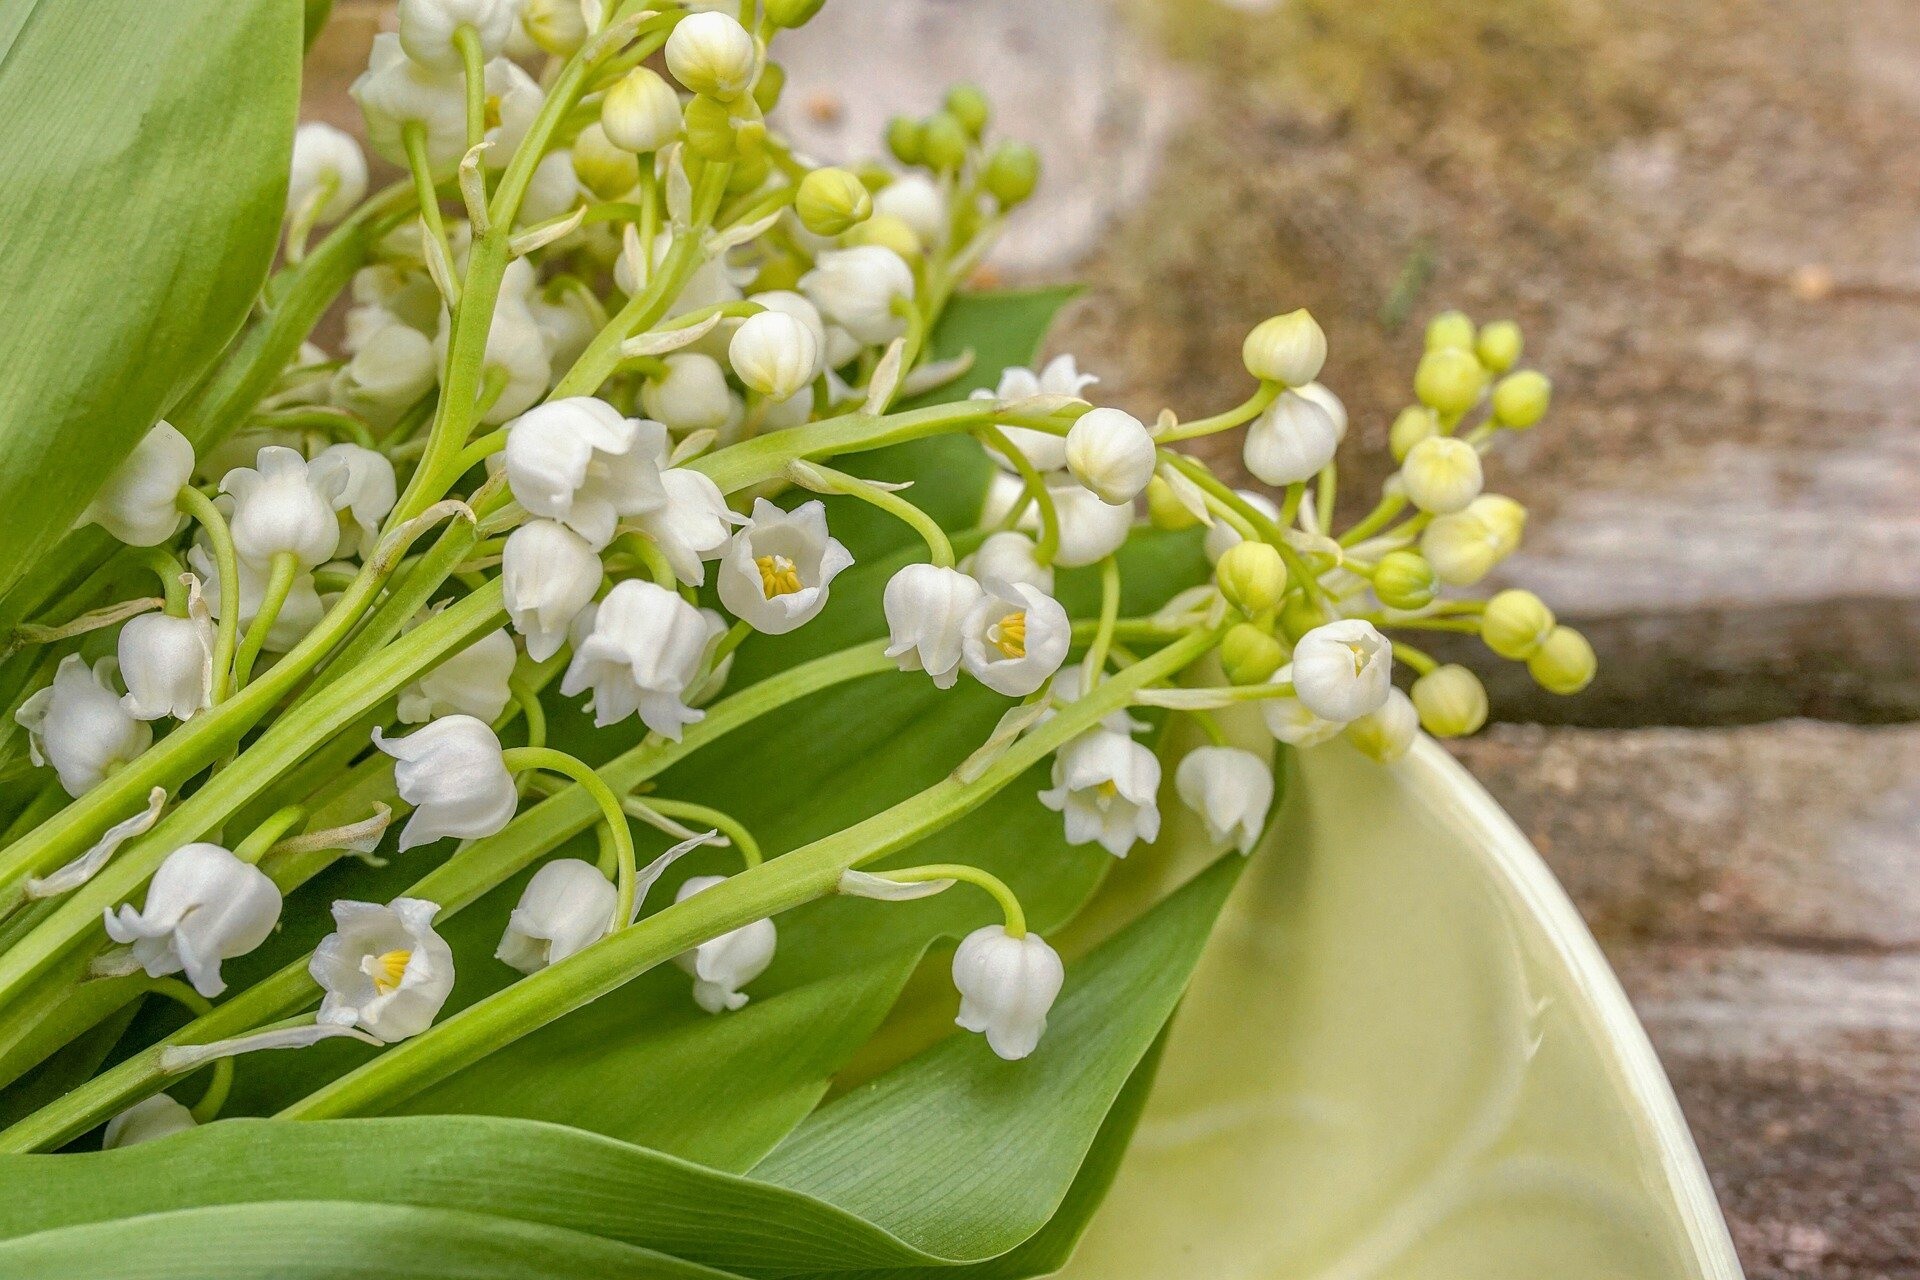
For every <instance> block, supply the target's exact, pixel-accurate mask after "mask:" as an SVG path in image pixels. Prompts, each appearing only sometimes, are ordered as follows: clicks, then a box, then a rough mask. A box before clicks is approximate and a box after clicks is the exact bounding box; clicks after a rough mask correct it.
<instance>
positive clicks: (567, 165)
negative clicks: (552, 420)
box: [514, 151, 593, 373]
mask: <svg viewBox="0 0 1920 1280" xmlns="http://www.w3.org/2000/svg"><path fill="white" fill-rule="evenodd" d="M579 203H580V179H579V177H578V176H576V175H575V174H574V172H573V153H572V152H570V151H549V152H548V153H547V154H546V155H544V156H541V157H540V163H539V164H537V165H535V166H533V176H532V177H531V178H529V179H528V180H527V194H526V195H525V196H524V197H522V198H521V201H520V212H519V213H518V214H517V215H515V217H514V225H516V226H521V227H531V226H535V225H536V224H538V223H542V222H550V221H552V220H553V219H555V218H558V217H560V216H562V215H563V214H567V213H571V212H573V207H574V206H575V205H576V204H579ZM536 302H537V300H536ZM529 310H530V311H532V313H533V318H534V323H535V324H537V325H538V326H539V328H540V336H541V337H542V338H545V339H546V340H547V363H548V365H549V366H550V367H552V368H554V371H555V372H556V373H557V372H559V371H560V370H561V369H565V368H567V367H568V366H569V365H571V364H572V363H573V362H572V361H571V360H568V361H567V362H565V363H562V362H561V361H560V360H558V359H557V358H556V357H555V356H554V354H553V334H552V332H551V330H550V329H549V328H548V326H547V323H546V320H545V318H544V317H543V316H542V315H541V314H540V311H541V308H540V306H538V305H535V304H533V303H530V304H529ZM587 336H588V338H589V339H591V338H592V336H593V335H592V334H588V335H587ZM583 345H584V344H583ZM576 354H577V353H576Z"/></svg>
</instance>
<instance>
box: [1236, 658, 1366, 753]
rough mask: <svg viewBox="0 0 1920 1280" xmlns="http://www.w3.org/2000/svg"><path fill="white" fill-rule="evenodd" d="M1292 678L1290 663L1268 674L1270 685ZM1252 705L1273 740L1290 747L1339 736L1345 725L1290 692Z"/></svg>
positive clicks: (1285, 681) (1327, 740)
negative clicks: (1317, 711)
mask: <svg viewBox="0 0 1920 1280" xmlns="http://www.w3.org/2000/svg"><path fill="white" fill-rule="evenodd" d="M1292 680H1293V665H1292V664H1291V663H1289V664H1287V665H1286V666H1283V667H1281V668H1280V669H1279V670H1278V671H1276V672H1274V673H1273V675H1272V676H1271V677H1269V682H1270V683H1272V684H1288V683H1291V682H1292ZM1254 705H1255V706H1257V707H1259V708H1260V718H1261V719H1262V720H1264V721H1265V722H1266V725H1267V732H1268V733H1270V734H1272V735H1273V736H1274V739H1275V740H1276V741H1279V742H1284V743H1286V744H1287V745H1288V746H1290V747H1317V746H1319V745H1320V744H1321V743H1323V742H1331V741H1333V740H1334V739H1335V738H1337V737H1339V736H1340V730H1341V729H1343V728H1345V727H1346V726H1345V725H1343V724H1341V723H1340V722H1339V721H1337V720H1325V719H1322V718H1321V717H1319V716H1317V715H1315V714H1313V712H1311V711H1309V710H1307V708H1306V706H1305V705H1304V704H1303V703H1302V702H1301V701H1300V699H1299V698H1296V697H1293V696H1291V695H1283V696H1281V697H1277V698H1262V699H1260V701H1259V702H1257V703H1255V704H1254Z"/></svg>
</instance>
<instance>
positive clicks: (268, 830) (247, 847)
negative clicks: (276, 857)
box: [233, 804, 307, 864]
mask: <svg viewBox="0 0 1920 1280" xmlns="http://www.w3.org/2000/svg"><path fill="white" fill-rule="evenodd" d="M306 816H307V807H306V806H305V805H301V804H290V805H288V806H286V807H285V808H284V809H281V810H279V811H277V812H276V813H274V814H273V815H272V816H270V817H269V818H268V819H267V820H266V821H265V822H263V823H261V824H260V825H259V826H257V827H255V828H254V829H253V830H252V831H250V832H248V833H247V838H246V839H245V840H242V841H241V842H240V843H239V844H237V845H235V846H234V848H233V856H234V857H236V858H238V859H240V861H242V862H245V863H249V864H254V863H258V862H259V861H260V859H262V858H264V857H265V856H266V854H267V850H269V849H271V848H273V846H274V845H276V844H279V843H280V837H281V836H284V835H286V834H287V832H289V831H291V830H293V829H294V828H295V827H297V826H299V825H300V823H301V822H302V821H304V820H305V818H306Z"/></svg>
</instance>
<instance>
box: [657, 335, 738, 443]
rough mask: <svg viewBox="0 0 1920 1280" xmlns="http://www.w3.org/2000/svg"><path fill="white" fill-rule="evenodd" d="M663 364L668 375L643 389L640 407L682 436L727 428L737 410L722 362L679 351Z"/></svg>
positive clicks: (658, 378) (694, 353) (695, 352)
mask: <svg viewBox="0 0 1920 1280" xmlns="http://www.w3.org/2000/svg"><path fill="white" fill-rule="evenodd" d="M662 363H663V364H665V365H666V372H665V373H662V374H661V375H660V376H659V377H657V378H651V379H649V380H648V381H647V382H646V384H645V385H643V386H642V387H641V388H640V404H641V406H642V407H643V408H645V409H646V411H647V413H648V414H649V415H651V416H652V417H654V418H657V419H658V420H660V421H661V422H664V423H666V424H667V426H668V427H670V428H671V429H672V430H673V431H674V432H676V433H677V434H680V435H687V434H689V433H691V432H694V431H718V430H720V429H721V428H722V427H724V426H726V425H727V423H728V421H729V420H730V419H731V418H732V417H733V416H734V413H735V412H736V408H737V406H736V405H735V403H734V396H733V392H732V391H731V390H729V389H728V387H727V373H726V370H724V369H722V368H721V367H720V362H719V361H718V360H715V359H714V358H713V357H711V356H703V355H701V354H700V353H699V352H698V351H676V352H675V353H674V354H672V355H670V356H668V357H666V359H665V360H663V361H662Z"/></svg>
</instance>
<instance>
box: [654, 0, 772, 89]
mask: <svg viewBox="0 0 1920 1280" xmlns="http://www.w3.org/2000/svg"><path fill="white" fill-rule="evenodd" d="M666 55H667V70H668V71H671V72H672V73H673V78H674V79H675V80H678V81H679V82H680V83H681V84H683V85H685V86H687V88H689V89H691V90H693V91H694V92H695V93H701V94H705V95H707V96H708V97H710V98H718V99H721V100H723V101H729V100H731V99H734V98H737V97H739V96H740V95H741V94H742V93H744V92H746V89H747V86H749V85H751V84H752V83H753V71H754V66H753V64H754V58H755V49H754V45H753V37H752V36H750V35H748V34H747V29H746V28H745V27H743V26H741V25H740V23H739V22H738V21H737V20H736V19H734V18H730V17H728V16H727V15H726V14H724V13H693V14H688V15H687V16H686V17H685V18H682V19H681V20H680V22H679V24H678V25H677V26H675V27H674V29H673V34H672V35H670V36H668V37H667V49H666Z"/></svg>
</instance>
